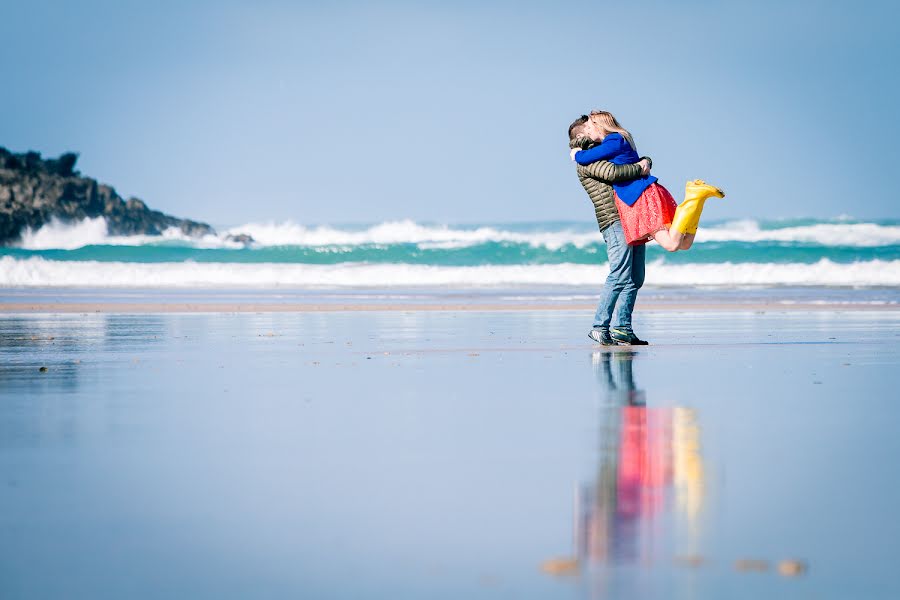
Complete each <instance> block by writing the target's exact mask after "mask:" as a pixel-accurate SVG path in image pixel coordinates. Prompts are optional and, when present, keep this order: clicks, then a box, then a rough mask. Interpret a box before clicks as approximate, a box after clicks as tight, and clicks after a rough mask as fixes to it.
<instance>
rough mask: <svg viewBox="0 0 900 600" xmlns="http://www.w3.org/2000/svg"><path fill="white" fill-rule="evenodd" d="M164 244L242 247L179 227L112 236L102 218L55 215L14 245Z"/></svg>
mask: <svg viewBox="0 0 900 600" xmlns="http://www.w3.org/2000/svg"><path fill="white" fill-rule="evenodd" d="M165 243H181V244H184V245H190V246H193V247H196V248H240V247H242V246H243V245H242V244H240V243H237V242H233V241H231V240H228V239H226V238H225V237H219V236H215V235H205V236H202V237H191V236H188V235H186V234H184V233H183V232H182V231H181V230H180V229H178V228H176V227H170V228H169V229H166V230H165V231H163V232H162V234H161V235H109V228H108V226H107V223H106V219H105V218H103V217H94V218H85V219H82V220H81V221H75V222H63V221H60V220H59V219H57V218H53V219H51V221H50V222H49V223H47V224H46V225H44V226H43V227H41V228H39V229H37V230H34V229H32V228H31V227H27V228H25V230H24V231H23V232H22V235H21V239H20V240H19V242H18V243H17V244H15V246H16V247H18V248H23V249H25V250H76V249H78V248H84V247H85V246H146V245H154V244H165Z"/></svg>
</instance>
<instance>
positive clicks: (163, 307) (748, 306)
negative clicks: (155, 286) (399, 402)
mask: <svg viewBox="0 0 900 600" xmlns="http://www.w3.org/2000/svg"><path fill="white" fill-rule="evenodd" d="M594 309H596V305H595V304H581V303H571V302H567V303H553V302H550V303H541V304H532V303H502V304H498V303H491V302H474V303H473V302H467V303H464V304H452V303H446V302H435V303H429V304H419V303H414V302H413V303H378V304H374V303H339V302H338V303H328V304H316V303H297V302H284V303H271V302H269V303H232V302H68V301H66V302H59V303H51V302H37V303H27V302H8V303H4V304H0V313H123V314H128V313H131V314H135V313H296V312H348V311H353V312H376V311H386V312H422V311H444V312H447V311H450V312H472V311H489V312H509V311H520V312H521V311H524V312H537V311H573V310H577V311H593V310H594ZM636 310H639V311H653V312H665V311H678V312H685V311H716V312H722V311H726V312H733V311H735V310H738V311H751V312H757V311H788V312H797V311H799V312H809V311H817V312H835V311H868V312H873V311H874V312H883V311H897V312H900V304H896V305H883V304H862V303H859V304H853V303H836V302H791V303H785V302H769V303H765V302H727V303H726V302H719V303H713V302H706V303H698V302H692V303H683V302H641V303H639V304H638V305H637V308H636Z"/></svg>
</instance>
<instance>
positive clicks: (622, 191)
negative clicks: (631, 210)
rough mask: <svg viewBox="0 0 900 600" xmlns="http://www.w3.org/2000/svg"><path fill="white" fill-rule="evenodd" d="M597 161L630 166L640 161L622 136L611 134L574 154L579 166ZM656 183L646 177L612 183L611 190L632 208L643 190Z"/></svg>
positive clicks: (650, 177) (652, 178) (653, 179)
mask: <svg viewBox="0 0 900 600" xmlns="http://www.w3.org/2000/svg"><path fill="white" fill-rule="evenodd" d="M598 160H607V161H609V162H611V163H613V164H614V165H630V164H633V163H636V162H638V161H639V160H641V157H640V156H638V153H637V152H635V150H634V148H632V147H631V144H629V143H628V140H626V139H625V138H624V137H623V136H622V134H620V133H611V134H609V135H608V136H606V137H605V138H603V141H602V142H600V143H599V144H597V145H596V146H593V147H591V148H588V149H587V150H581V151H579V152H576V153H575V162H577V163H578V164H579V165H589V164H591V163H593V162H597V161H598ZM656 181H657V179H656V177H654V176H653V175H647V176H646V177H641V178H639V179H632V180H631V181H625V182H623V183H614V184H613V188H614V189H615V190H616V195H617V196H618V197H619V199H620V200H622V202H624V203H625V204H627V205H628V206H633V205H634V203H635V202H637V199H638V197H639V196H640V195H641V194H643V193H644V190H646V189H647V188H648V187H650V185H651V184H654V183H656Z"/></svg>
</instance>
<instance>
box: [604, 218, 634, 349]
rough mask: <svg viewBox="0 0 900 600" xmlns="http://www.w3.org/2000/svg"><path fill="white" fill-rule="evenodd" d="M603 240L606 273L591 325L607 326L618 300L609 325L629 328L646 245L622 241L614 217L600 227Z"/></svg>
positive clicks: (619, 227)
mask: <svg viewBox="0 0 900 600" xmlns="http://www.w3.org/2000/svg"><path fill="white" fill-rule="evenodd" d="M602 233H603V239H604V240H606V254H607V256H608V257H609V276H608V277H607V278H606V285H604V286H603V294H602V295H601V297H600V304H599V305H598V306H597V314H595V315H594V327H600V328H603V329H609V327H610V322H611V321H612V316H613V310H614V309H615V308H616V302H617V301H618V304H619V310H618V311H616V323H615V325H613V327H615V328H617V329H624V330H625V331H632V329H631V313H632V312H633V311H634V301H635V300H636V299H637V293H638V290H639V289H641V286H642V285H644V265H645V263H646V259H647V246H646V244H641V245H639V246H629V245H628V243H627V242H626V241H625V232H624V231H622V224H621V223H620V222H618V221H616V222H615V223H613V224H612V225H610V226H609V227H607V228H606V229H604V230H603V232H602Z"/></svg>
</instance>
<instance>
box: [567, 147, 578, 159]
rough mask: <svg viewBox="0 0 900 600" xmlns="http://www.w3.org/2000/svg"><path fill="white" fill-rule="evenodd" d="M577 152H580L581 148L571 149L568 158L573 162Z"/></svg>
mask: <svg viewBox="0 0 900 600" xmlns="http://www.w3.org/2000/svg"><path fill="white" fill-rule="evenodd" d="M579 152H581V148H572V150H571V151H570V152H569V158H571V159H572V160H573V161H574V160H575V155H576V154H577V153H579Z"/></svg>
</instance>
